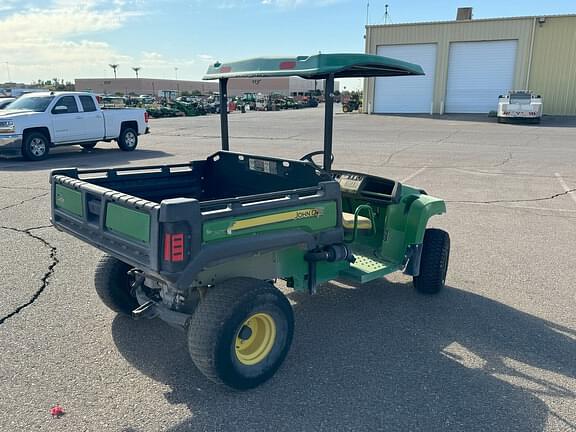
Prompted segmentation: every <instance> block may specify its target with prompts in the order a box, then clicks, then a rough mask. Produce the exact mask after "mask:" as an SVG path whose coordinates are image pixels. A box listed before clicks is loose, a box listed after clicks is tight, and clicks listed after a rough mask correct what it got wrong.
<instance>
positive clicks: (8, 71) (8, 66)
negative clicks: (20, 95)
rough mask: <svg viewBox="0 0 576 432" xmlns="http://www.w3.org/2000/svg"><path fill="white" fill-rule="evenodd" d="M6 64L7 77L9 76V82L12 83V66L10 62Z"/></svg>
mask: <svg viewBox="0 0 576 432" xmlns="http://www.w3.org/2000/svg"><path fill="white" fill-rule="evenodd" d="M5 63H6V75H8V82H12V77H11V76H10V65H9V64H8V62H5Z"/></svg>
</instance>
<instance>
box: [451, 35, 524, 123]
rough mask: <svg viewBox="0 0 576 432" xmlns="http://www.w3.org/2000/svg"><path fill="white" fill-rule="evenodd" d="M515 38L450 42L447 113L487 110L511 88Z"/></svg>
mask: <svg viewBox="0 0 576 432" xmlns="http://www.w3.org/2000/svg"><path fill="white" fill-rule="evenodd" d="M517 45H518V42H517V41H516V40H505V41H489V42H452V43H451V44H450V55H449V58H448V82H447V88H446V110H445V111H446V112H447V113H486V112H489V111H493V110H496V109H497V108H498V96H499V95H501V94H504V93H506V92H507V91H508V90H513V88H512V86H513V84H514V69H515V65H516V49H517Z"/></svg>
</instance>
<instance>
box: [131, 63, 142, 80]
mask: <svg viewBox="0 0 576 432" xmlns="http://www.w3.org/2000/svg"><path fill="white" fill-rule="evenodd" d="M140 69H142V68H141V67H140V66H135V67H133V68H132V70H133V71H134V72H136V79H138V78H140V76H139V75H138V72H139V71H140Z"/></svg>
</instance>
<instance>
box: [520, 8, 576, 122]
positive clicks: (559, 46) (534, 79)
mask: <svg viewBox="0 0 576 432" xmlns="http://www.w3.org/2000/svg"><path fill="white" fill-rule="evenodd" d="M534 24H535V25H534V48H533V55H532V64H531V66H530V77H529V88H530V90H533V91H534V92H536V93H538V94H541V95H542V97H543V101H544V112H545V113H546V114H557V115H566V114H571V115H575V114H576V16H563V17H546V22H545V23H543V24H539V23H538V19H536V20H535V22H534Z"/></svg>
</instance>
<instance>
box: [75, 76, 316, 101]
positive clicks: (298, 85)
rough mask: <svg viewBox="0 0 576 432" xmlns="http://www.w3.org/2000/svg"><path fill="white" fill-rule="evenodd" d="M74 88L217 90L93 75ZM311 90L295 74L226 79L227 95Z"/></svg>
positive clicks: (207, 84)
mask: <svg viewBox="0 0 576 432" xmlns="http://www.w3.org/2000/svg"><path fill="white" fill-rule="evenodd" d="M316 85H317V88H318V89H320V90H323V89H324V81H323V80H317V82H316ZM75 86H76V90H78V91H92V92H94V93H107V94H114V93H122V94H128V93H136V94H138V95H140V94H151V95H152V94H153V95H159V94H160V92H161V91H163V90H171V91H176V92H180V93H181V92H184V91H187V92H192V91H194V90H198V91H200V92H201V93H202V94H209V93H212V92H217V91H218V81H217V80H216V81H183V80H178V81H176V80H163V79H151V78H139V79H136V78H117V79H113V78H93V79H77V80H75ZM310 90H314V80H305V79H302V78H298V77H282V78H233V79H230V81H229V82H228V94H229V95H230V96H240V95H242V94H244V93H262V94H270V93H278V94H282V95H285V96H290V94H291V93H293V92H305V91H310Z"/></svg>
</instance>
